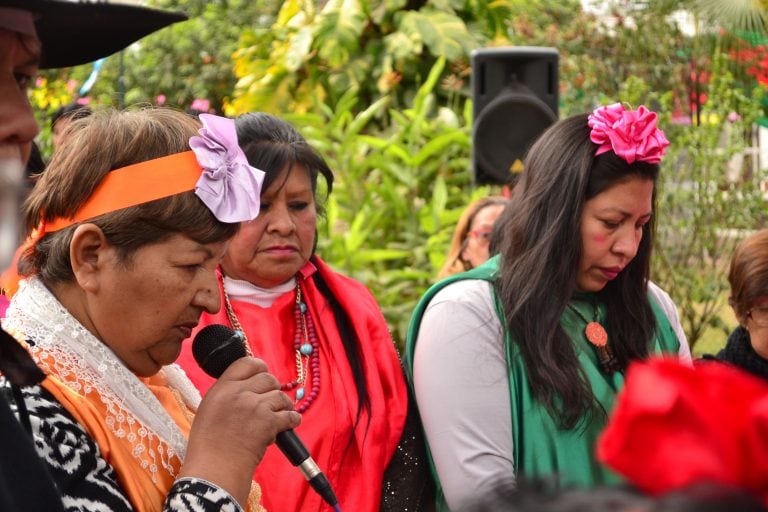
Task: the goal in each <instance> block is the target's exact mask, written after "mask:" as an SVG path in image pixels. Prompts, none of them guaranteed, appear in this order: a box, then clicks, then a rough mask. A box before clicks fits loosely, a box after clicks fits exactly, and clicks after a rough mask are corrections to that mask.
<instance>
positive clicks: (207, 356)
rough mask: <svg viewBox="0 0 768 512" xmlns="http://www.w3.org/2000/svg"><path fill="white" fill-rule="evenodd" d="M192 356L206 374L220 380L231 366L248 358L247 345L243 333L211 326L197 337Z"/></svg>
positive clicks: (225, 327) (224, 326)
mask: <svg viewBox="0 0 768 512" xmlns="http://www.w3.org/2000/svg"><path fill="white" fill-rule="evenodd" d="M192 355H193V356H194V358H195V361H197V364H199V365H200V367H201V368H202V369H203V371H205V373H207V374H208V375H210V376H211V377H214V378H216V379H218V378H219V377H220V376H221V374H222V373H224V370H226V369H227V368H228V367H229V365H231V364H232V363H234V362H235V361H236V360H238V359H240V358H241V357H245V356H246V351H245V343H244V341H243V337H242V334H241V333H238V332H235V331H233V330H232V329H230V328H229V327H227V326H226V325H221V324H211V325H208V326H206V327H204V328H202V329H201V330H200V332H198V333H197V335H196V336H195V339H194V341H193V342H192Z"/></svg>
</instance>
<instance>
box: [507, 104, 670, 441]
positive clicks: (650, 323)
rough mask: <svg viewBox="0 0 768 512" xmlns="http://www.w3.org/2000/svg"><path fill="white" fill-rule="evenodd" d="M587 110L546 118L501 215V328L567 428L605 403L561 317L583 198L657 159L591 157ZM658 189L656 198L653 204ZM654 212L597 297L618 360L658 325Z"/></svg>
mask: <svg viewBox="0 0 768 512" xmlns="http://www.w3.org/2000/svg"><path fill="white" fill-rule="evenodd" d="M589 136H590V128H589V126H587V115H585V114H581V115H577V116H573V117H570V118H568V119H565V120H562V121H560V122H558V123H556V124H554V125H553V126H551V127H550V128H549V129H548V130H547V131H546V132H545V133H544V134H543V135H542V136H541V137H540V138H539V139H538V140H537V141H536V142H535V143H534V145H533V146H532V147H531V149H530V151H529V153H528V155H527V157H526V163H525V171H524V173H523V176H522V182H521V183H520V184H519V185H518V187H519V190H516V193H515V194H514V196H513V197H512V200H511V202H510V204H509V206H507V208H506V210H505V211H504V213H503V214H502V215H501V217H500V218H499V220H498V221H497V224H498V229H497V230H496V231H497V233H500V235H501V237H502V240H501V243H500V247H499V250H500V254H501V258H500V275H499V279H498V280H497V282H496V283H495V287H496V291H497V293H498V296H499V298H500V299H501V301H502V304H503V309H504V315H505V321H506V327H507V329H508V332H510V333H511V335H512V339H513V342H514V343H516V344H517V345H518V347H519V349H520V353H521V355H522V357H523V360H524V363H525V367H526V371H527V373H528V378H529V381H530V385H531V389H532V392H533V394H534V396H535V397H536V398H537V399H538V400H540V401H541V402H543V403H544V404H545V406H546V407H547V408H548V409H549V410H550V411H551V412H552V413H553V416H556V417H558V418H560V420H559V421H560V424H561V426H562V427H564V428H573V427H575V426H576V425H577V424H578V423H579V419H580V418H582V417H584V415H585V414H586V413H601V414H604V413H605V412H604V411H602V410H601V409H600V407H599V405H598V404H597V401H596V399H595V397H594V394H593V393H592V389H591V387H590V386H589V383H588V381H587V378H586V376H585V375H584V371H583V369H582V368H581V365H579V363H578V360H577V356H576V352H575V349H574V347H573V343H572V342H571V341H570V339H569V338H568V336H567V334H566V333H565V331H564V330H563V328H562V327H561V326H560V317H561V315H562V313H563V311H564V309H565V307H566V305H567V304H568V302H569V300H570V299H571V297H572V295H573V293H574V292H575V291H576V278H577V273H578V269H579V262H580V260H581V256H582V240H581V216H582V212H583V210H584V205H585V203H586V202H587V201H588V200H589V199H591V198H593V197H595V196H596V195H598V194H600V193H601V192H603V191H605V190H607V189H608V188H610V187H612V186H614V185H617V184H619V183H622V182H625V181H627V180H629V179H632V178H636V177H640V178H642V179H648V180H652V181H653V182H654V183H655V182H656V179H657V177H658V171H659V166H658V165H657V164H650V163H647V162H634V163H633V164H628V163H627V162H626V161H624V160H623V159H621V158H619V157H617V156H616V155H615V153H614V152H613V151H608V152H607V153H603V154H602V155H600V156H595V151H596V150H597V145H596V144H594V143H593V142H591V141H590V138H589ZM655 199H656V198H655V187H654V194H653V203H654V205H655ZM653 231H654V225H653V219H652V220H651V222H649V223H647V224H646V225H644V226H643V234H642V240H641V242H640V246H639V248H638V251H637V255H636V256H635V258H634V259H633V260H632V261H631V262H630V263H629V264H628V265H627V266H626V268H625V269H624V270H623V271H622V272H621V273H620V274H619V276H618V277H617V278H616V279H614V280H613V281H610V282H609V283H608V284H607V285H606V286H605V287H604V288H603V289H602V290H601V291H600V292H599V293H598V297H599V299H600V300H601V301H603V302H605V303H606V304H607V308H608V325H607V329H608V332H609V333H610V337H611V348H612V349H613V352H614V355H615V357H616V358H617V360H618V362H619V364H620V367H621V368H622V369H624V368H626V366H627V365H628V364H629V362H630V361H631V360H634V359H638V358H643V357H646V356H647V355H648V353H649V347H650V340H651V339H652V336H653V333H654V330H655V318H654V315H653V311H652V309H651V305H650V303H649V302H648V297H647V280H648V274H649V270H650V259H651V248H652V245H653Z"/></svg>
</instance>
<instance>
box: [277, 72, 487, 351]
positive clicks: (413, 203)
mask: <svg viewBox="0 0 768 512" xmlns="http://www.w3.org/2000/svg"><path fill="white" fill-rule="evenodd" d="M444 66H445V61H444V60H443V59H439V60H438V61H437V62H436V63H435V66H434V67H433V69H432V70H431V72H430V74H429V76H428V77H427V79H426V81H425V82H424V83H423V84H422V86H421V87H420V88H419V90H418V92H417V93H416V95H415V97H414V100H413V104H412V105H410V106H409V107H408V108H405V109H403V110H401V111H395V110H391V109H390V103H391V100H390V98H388V97H382V98H381V99H379V100H378V101H376V102H374V103H373V104H371V105H370V106H368V107H367V108H365V110H362V111H359V112H357V113H355V107H357V98H356V96H355V94H354V92H349V93H347V94H345V95H344V96H342V97H341V98H340V100H339V101H338V103H337V104H336V107H335V108H333V109H332V108H330V107H328V106H325V105H318V108H319V110H320V111H321V113H320V114H304V115H298V114H297V115H289V116H286V117H287V118H288V119H289V120H290V121H291V122H293V123H294V124H295V125H296V126H299V127H301V128H302V132H303V133H304V135H305V136H306V137H307V139H308V140H309V141H310V142H311V143H312V144H313V145H314V146H315V147H316V148H317V149H318V150H319V151H320V152H321V153H322V154H323V155H324V156H325V157H326V159H327V160H328V162H329V164H330V165H331V167H332V168H333V169H334V172H335V174H336V179H337V182H336V186H335V187H334V190H333V194H332V195H331V196H330V198H329V200H328V204H327V205H326V210H327V214H326V219H325V222H323V223H322V226H321V228H320V236H319V243H318V252H319V254H321V255H322V256H323V258H325V259H326V260H327V261H329V262H330V263H331V264H332V265H333V266H334V267H335V268H336V269H338V270H340V271H341V272H343V273H345V274H347V275H350V276H352V277H354V278H356V279H358V280H360V281H362V282H363V283H365V284H366V285H367V286H369V287H370V288H371V290H373V291H374V294H375V296H376V298H377V299H378V301H379V304H380V306H381V308H382V310H383V312H384V315H385V317H386V318H387V320H388V322H389V324H390V326H391V327H392V328H393V330H394V332H393V337H394V338H395V339H396V340H397V341H398V342H402V341H403V339H404V335H405V330H406V327H407V322H408V319H409V318H410V314H411V312H412V310H413V308H414V306H415V303H416V301H417V300H418V298H419V297H420V296H421V294H422V293H423V292H424V291H425V290H426V288H427V287H428V286H429V285H430V284H431V283H432V282H433V281H434V278H435V275H436V273H437V271H438V269H439V267H440V266H441V265H442V263H443V259H444V257H445V252H446V248H447V245H448V242H449V240H450V236H451V234H452V232H453V227H454V225H455V223H456V221H457V220H458V217H459V215H460V214H461V212H462V211H463V209H464V207H465V206H466V202H467V200H468V199H467V198H468V197H477V196H479V195H486V194H488V193H489V192H490V190H489V188H488V187H479V188H477V189H476V190H474V191H473V192H470V191H469V189H470V188H471V187H470V180H471V176H470V174H469V172H468V168H469V165H468V161H467V158H468V155H469V146H470V128H471V122H470V119H469V118H468V117H467V116H466V115H464V116H463V117H458V116H456V115H455V114H454V113H453V112H451V111H449V110H447V109H446V108H445V107H437V106H436V101H435V92H434V91H435V88H436V87H437V83H438V78H439V76H440V73H441V72H442V70H443V67H444ZM386 111H388V116H389V117H390V118H391V119H392V122H391V123H390V125H389V126H387V127H386V129H384V130H381V129H378V128H377V127H376V125H375V123H374V120H375V119H377V118H379V117H381V116H382V115H383V114H384V113H385V112H386ZM467 112H469V109H467V110H465V113H467Z"/></svg>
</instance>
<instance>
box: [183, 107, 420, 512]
mask: <svg viewBox="0 0 768 512" xmlns="http://www.w3.org/2000/svg"><path fill="white" fill-rule="evenodd" d="M236 125H237V132H238V139H239V142H240V144H241V146H242V148H243V150H244V151H245V154H246V156H247V158H248V161H249V163H250V164H251V165H252V166H254V167H256V168H258V169H261V170H263V171H264V172H265V173H266V176H265V180H264V185H263V187H262V194H261V210H260V213H259V216H258V217H257V218H256V219H255V220H253V221H251V222H248V223H245V224H244V225H243V226H242V228H241V231H240V232H239V234H238V235H237V236H236V238H235V239H233V240H232V242H231V243H230V246H229V249H228V251H227V255H226V256H225V258H224V260H223V262H222V265H221V267H220V273H221V275H220V282H219V286H220V293H221V296H222V301H223V306H224V307H222V309H221V311H220V312H219V313H218V314H213V315H208V314H203V317H202V318H201V320H200V325H199V326H198V329H200V328H202V327H204V326H206V325H209V324H224V325H227V326H230V327H232V328H233V329H235V330H240V331H242V332H243V333H244V334H245V338H246V345H247V347H248V348H249V349H250V351H251V352H252V354H253V355H255V356H257V357H259V358H261V359H263V360H264V361H266V363H267V365H268V367H269V369H270V371H271V372H272V373H273V374H274V375H275V376H276V377H277V378H278V379H279V380H280V382H281V384H282V389H283V390H284V391H285V392H286V393H288V394H289V396H291V397H292V398H294V400H295V409H296V410H297V411H298V412H300V413H301V414H302V424H301V426H300V427H299V428H297V429H296V433H297V434H298V435H299V437H300V438H301V439H302V440H303V441H304V443H305V444H306V446H307V448H308V450H309V452H310V454H311V455H312V458H313V459H314V460H315V462H317V464H318V466H319V467H320V469H321V470H322V471H323V473H324V474H325V475H326V476H327V477H328V480H329V481H330V483H331V486H332V487H333V489H334V491H335V493H336V496H337V497H338V500H339V504H340V505H341V507H342V509H344V510H354V511H378V510H380V508H381V507H382V503H381V496H382V488H383V487H387V494H388V495H391V493H392V491H394V492H395V493H397V494H399V493H400V490H399V489H398V488H397V486H393V485H392V484H391V483H390V484H386V483H383V480H384V473H385V470H386V469H387V466H388V464H389V463H390V461H391V459H392V457H393V454H394V453H395V451H396V448H397V446H398V443H399V442H400V440H401V437H404V436H403V430H404V425H405V419H406V412H407V407H408V398H407V391H406V386H405V380H404V377H403V373H402V369H401V366H400V361H399V358H398V356H397V352H396V350H395V347H394V344H393V342H392V339H391V336H390V334H389V331H388V328H387V325H386V322H385V320H384V317H383V316H382V314H381V311H380V309H379V307H378V305H377V303H376V301H375V299H374V298H373V296H372V295H371V293H370V292H369V291H368V289H367V288H366V287H365V286H363V285H362V284H361V283H359V282H357V281H354V280H352V279H350V278H348V277H345V276H342V275H340V274H338V273H336V272H334V271H333V270H331V268H330V267H329V266H328V265H327V264H326V263H324V262H323V261H322V260H321V259H320V258H319V257H318V256H317V255H316V254H314V250H315V246H316V238H315V237H316V235H317V213H318V210H319V209H320V206H319V205H318V204H317V202H316V191H317V179H318V175H322V176H323V178H324V179H325V181H326V184H327V190H328V193H330V191H331V189H332V186H333V173H332V171H331V170H330V168H329V167H328V165H327V164H326V163H325V161H324V160H323V158H322V157H320V156H319V155H318V154H317V153H316V152H315V151H314V150H313V149H312V147H311V146H309V144H308V143H307V142H306V140H305V139H304V138H303V137H302V136H301V135H300V134H299V133H298V132H297V131H296V130H295V129H294V128H293V127H292V126H291V125H290V124H288V123H287V122H285V121H283V120H281V119H279V118H276V117H274V116H271V115H268V114H263V113H252V114H246V115H244V116H241V117H240V118H238V119H237V120H236ZM195 334H196V333H193V334H192V336H194V335H195ZM178 362H179V364H181V365H182V367H183V368H184V369H185V370H186V372H187V374H188V375H189V377H190V379H191V380H192V382H193V383H194V384H195V385H196V386H197V387H198V389H199V390H200V391H201V393H205V392H206V391H207V389H208V387H209V386H210V385H211V384H212V383H213V380H212V379H211V378H210V377H208V376H207V375H205V373H204V372H202V370H200V368H199V367H198V365H197V364H196V363H195V361H194V358H193V356H192V353H191V347H190V344H185V347H184V350H183V352H182V355H181V357H180V358H179V360H178ZM398 451H399V450H398ZM255 479H256V480H257V481H259V482H260V483H261V484H262V485H263V486H264V488H265V489H269V492H268V493H266V492H265V493H264V496H263V504H264V506H265V508H266V509H267V510H269V511H276V512H292V511H302V512H304V511H324V510H330V507H329V506H328V505H325V504H324V503H323V501H322V500H321V499H320V497H319V496H318V495H317V494H316V493H315V492H314V491H313V490H312V489H311V488H310V486H309V485H308V484H307V482H306V480H305V479H304V478H303V477H302V476H301V474H300V472H299V471H298V470H297V469H296V468H295V467H293V466H292V465H291V464H290V463H289V461H288V460H287V459H286V458H285V457H284V456H283V455H282V454H281V453H280V452H279V451H278V450H277V449H271V450H268V451H267V454H266V456H265V457H264V459H263V461H262V462H261V464H260V465H259V468H258V470H257V472H256V475H255ZM393 509H394V510H404V509H403V508H393Z"/></svg>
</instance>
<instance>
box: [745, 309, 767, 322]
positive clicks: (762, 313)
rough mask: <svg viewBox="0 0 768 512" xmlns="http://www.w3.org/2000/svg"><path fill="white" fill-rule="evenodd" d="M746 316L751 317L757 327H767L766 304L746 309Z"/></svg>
mask: <svg viewBox="0 0 768 512" xmlns="http://www.w3.org/2000/svg"><path fill="white" fill-rule="evenodd" d="M747 316H749V317H751V318H752V321H753V322H755V325H757V326H758V327H768V306H766V307H762V308H752V309H750V310H749V311H747Z"/></svg>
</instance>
